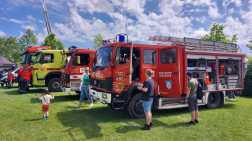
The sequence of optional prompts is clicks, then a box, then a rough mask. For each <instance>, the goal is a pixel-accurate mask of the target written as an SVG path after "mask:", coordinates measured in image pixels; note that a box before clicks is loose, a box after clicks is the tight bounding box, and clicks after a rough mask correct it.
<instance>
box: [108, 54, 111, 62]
mask: <svg viewBox="0 0 252 141" xmlns="http://www.w3.org/2000/svg"><path fill="white" fill-rule="evenodd" d="M108 61H109V62H111V61H112V52H109V53H108Z"/></svg>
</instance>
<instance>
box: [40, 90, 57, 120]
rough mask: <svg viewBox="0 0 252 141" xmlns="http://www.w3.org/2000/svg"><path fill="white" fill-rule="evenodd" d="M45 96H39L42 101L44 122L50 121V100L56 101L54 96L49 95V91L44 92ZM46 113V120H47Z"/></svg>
mask: <svg viewBox="0 0 252 141" xmlns="http://www.w3.org/2000/svg"><path fill="white" fill-rule="evenodd" d="M43 93H44V94H41V95H40V96H39V98H38V99H39V100H42V111H43V120H45V119H49V107H50V100H51V99H54V94H52V96H51V95H48V93H49V91H48V90H47V89H44V90H43ZM45 113H46V118H45Z"/></svg>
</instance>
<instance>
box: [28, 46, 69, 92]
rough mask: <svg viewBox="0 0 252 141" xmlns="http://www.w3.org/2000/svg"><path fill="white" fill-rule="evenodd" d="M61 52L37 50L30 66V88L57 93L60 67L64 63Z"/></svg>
mask: <svg viewBox="0 0 252 141" xmlns="http://www.w3.org/2000/svg"><path fill="white" fill-rule="evenodd" d="M62 52H63V51H62V50H39V51H38V52H37V53H36V60H35V61H34V64H33V65H32V72H33V75H32V80H31V82H32V86H33V87H48V90H49V91H50V92H59V91H61V89H60V77H61V66H62V65H63V64H64V63H65V61H66V55H62Z"/></svg>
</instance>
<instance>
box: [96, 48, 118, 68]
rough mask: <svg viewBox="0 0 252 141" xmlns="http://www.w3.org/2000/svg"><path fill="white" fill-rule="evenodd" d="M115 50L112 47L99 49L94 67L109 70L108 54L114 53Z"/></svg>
mask: <svg viewBox="0 0 252 141" xmlns="http://www.w3.org/2000/svg"><path fill="white" fill-rule="evenodd" d="M113 48H114V47H113V46H110V47H105V48H101V49H98V50H97V52H96V58H95V62H94V66H95V67H103V68H108V67H109V60H108V54H109V52H113Z"/></svg>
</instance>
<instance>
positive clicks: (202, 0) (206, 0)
mask: <svg viewBox="0 0 252 141" xmlns="http://www.w3.org/2000/svg"><path fill="white" fill-rule="evenodd" d="M185 3H187V4H192V5H194V6H209V5H211V0H185Z"/></svg>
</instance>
